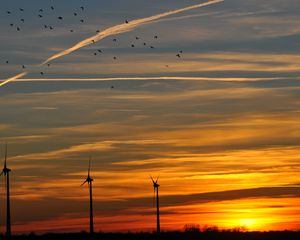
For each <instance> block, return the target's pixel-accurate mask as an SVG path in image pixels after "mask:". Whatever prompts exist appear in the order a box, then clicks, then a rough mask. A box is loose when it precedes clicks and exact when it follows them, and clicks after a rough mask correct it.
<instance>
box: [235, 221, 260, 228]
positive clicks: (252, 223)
mask: <svg viewBox="0 0 300 240" xmlns="http://www.w3.org/2000/svg"><path fill="white" fill-rule="evenodd" d="M239 225H240V226H242V227H246V228H247V229H249V230H251V228H253V227H256V225H257V220H255V219H240V220H239Z"/></svg>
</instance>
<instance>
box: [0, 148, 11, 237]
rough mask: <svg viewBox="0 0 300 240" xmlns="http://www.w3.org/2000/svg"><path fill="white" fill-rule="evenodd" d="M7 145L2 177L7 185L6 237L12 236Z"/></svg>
mask: <svg viewBox="0 0 300 240" xmlns="http://www.w3.org/2000/svg"><path fill="white" fill-rule="evenodd" d="M6 161H7V144H6V145H5V158H4V167H3V170H2V172H1V174H0V176H2V175H4V179H5V185H6V236H7V237H10V236H11V223H10V192H9V173H10V172H11V169H9V168H7V163H6Z"/></svg>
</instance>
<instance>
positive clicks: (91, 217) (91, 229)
mask: <svg viewBox="0 0 300 240" xmlns="http://www.w3.org/2000/svg"><path fill="white" fill-rule="evenodd" d="M93 181H94V179H92V178H91V158H90V159H89V169H88V175H87V178H86V180H85V181H84V182H83V183H82V184H81V186H83V185H84V184H85V183H88V186H89V190H90V234H93V233H94V216H93V191H92V190H93V187H92V182H93Z"/></svg>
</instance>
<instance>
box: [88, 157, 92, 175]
mask: <svg viewBox="0 0 300 240" xmlns="http://www.w3.org/2000/svg"><path fill="white" fill-rule="evenodd" d="M91 158H92V157H91V156H90V158H89V170H88V176H90V174H91Z"/></svg>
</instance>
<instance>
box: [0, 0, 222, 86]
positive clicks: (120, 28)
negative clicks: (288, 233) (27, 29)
mask: <svg viewBox="0 0 300 240" xmlns="http://www.w3.org/2000/svg"><path fill="white" fill-rule="evenodd" d="M224 1H225V0H212V1H208V2H205V3H200V4H196V5H192V6H189V7H185V8H180V9H177V10H173V11H169V12H165V13H161V14H157V15H154V16H151V17H146V18H141V19H136V20H132V21H130V22H129V23H123V24H118V25H115V26H113V27H109V28H107V29H105V30H103V31H102V32H100V33H97V34H96V35H94V36H92V37H89V38H87V39H85V40H83V41H81V42H79V43H77V44H75V45H74V46H73V47H71V48H68V49H66V50H64V51H61V52H59V53H57V54H55V55H53V56H51V57H49V58H48V59H47V60H45V61H44V62H43V63H42V65H44V64H47V63H49V62H51V61H53V60H54V59H57V58H60V57H63V56H66V55H68V54H70V53H72V52H74V51H76V50H78V49H80V48H82V47H85V46H87V45H90V44H92V43H94V42H98V41H100V40H102V39H104V38H106V37H108V36H112V35H117V34H120V33H125V32H129V31H132V30H134V29H136V28H138V27H140V26H143V25H146V24H150V23H153V22H154V21H157V20H159V19H161V18H164V17H167V16H171V15H174V14H178V13H182V12H186V11H189V10H193V9H197V8H201V7H205V6H208V5H212V4H216V3H220V2H224ZM27 74H28V72H23V73H20V74H18V75H16V76H14V77H11V78H9V79H7V80H5V81H4V82H1V83H0V87H1V86H4V85H5V84H7V83H9V82H11V81H13V80H16V79H19V78H21V77H24V76H25V75H27Z"/></svg>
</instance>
